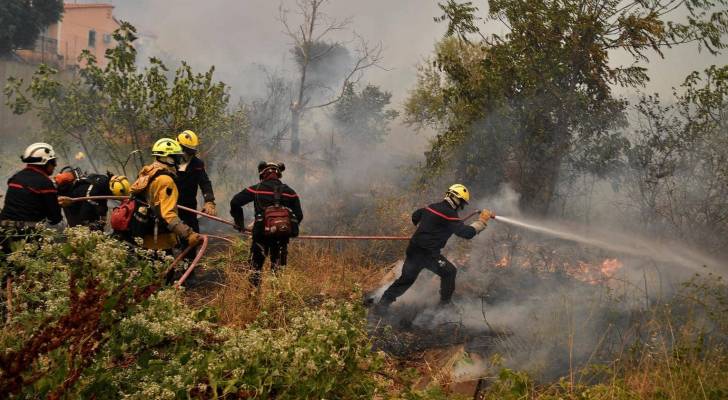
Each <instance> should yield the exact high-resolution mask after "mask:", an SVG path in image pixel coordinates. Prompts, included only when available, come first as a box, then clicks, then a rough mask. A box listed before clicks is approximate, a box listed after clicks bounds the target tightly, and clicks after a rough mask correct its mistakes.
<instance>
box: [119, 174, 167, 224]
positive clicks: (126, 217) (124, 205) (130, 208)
mask: <svg viewBox="0 0 728 400" xmlns="http://www.w3.org/2000/svg"><path fill="white" fill-rule="evenodd" d="M160 175H164V173H157V174H155V175H154V176H153V177H152V178H151V179H150V180H149V182H148V183H147V187H149V185H150V184H151V183H152V181H153V180H154V179H156V178H157V177H158V176H160ZM157 224H158V218H157V217H156V215H155V213H154V210H153V209H152V207H150V206H149V205H148V204H147V203H146V202H145V201H143V200H142V199H141V197H140V196H138V195H134V196H132V197H130V198H128V199H124V200H123V201H122V202H121V204H119V206H118V207H114V209H113V210H112V211H111V228H112V229H113V230H114V231H115V232H119V233H127V234H130V235H131V236H132V237H143V236H144V235H147V234H149V233H152V232H155V228H159V227H157ZM164 225H165V226H162V227H161V229H157V231H158V232H159V231H161V232H162V233H165V232H167V230H166V224H164Z"/></svg>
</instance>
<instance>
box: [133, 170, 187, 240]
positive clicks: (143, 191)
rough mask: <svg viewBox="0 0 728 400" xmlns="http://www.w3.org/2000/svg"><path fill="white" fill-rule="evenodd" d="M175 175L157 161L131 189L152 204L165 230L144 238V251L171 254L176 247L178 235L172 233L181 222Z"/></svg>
mask: <svg viewBox="0 0 728 400" xmlns="http://www.w3.org/2000/svg"><path fill="white" fill-rule="evenodd" d="M174 173H175V171H174V168H172V167H170V166H167V165H165V164H162V163H160V162H156V161H155V162H154V163H152V164H150V165H147V166H145V167H144V168H142V170H141V172H139V177H138V178H137V180H136V181H135V182H134V183H133V184H132V185H131V192H132V195H135V196H140V197H142V198H143V199H144V200H145V202H146V203H147V204H149V206H150V207H151V209H152V210H153V212H154V215H155V216H156V217H157V218H158V222H159V223H158V225H161V226H162V228H164V229H155V231H156V232H149V233H148V234H145V235H144V238H143V239H144V243H143V245H142V246H143V247H144V248H145V249H154V250H170V249H173V248H174V247H175V246H176V245H177V240H178V239H177V235H176V234H175V233H173V231H174V228H175V226H176V225H179V224H182V221H181V220H180V218H179V215H178V214H177V201H178V199H179V192H178V191H177V185H176V184H175V183H174ZM165 224H166V226H165Z"/></svg>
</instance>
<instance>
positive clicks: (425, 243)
mask: <svg viewBox="0 0 728 400" xmlns="http://www.w3.org/2000/svg"><path fill="white" fill-rule="evenodd" d="M468 201H470V193H469V192H468V189H467V188H466V187H465V186H463V185H461V184H455V185H452V186H450V188H449V189H448V191H447V193H446V194H445V198H444V199H443V200H442V201H441V202H439V203H433V204H430V205H429V206H427V207H424V208H420V209H418V210H417V211H415V212H414V213H413V214H412V223H413V224H415V225H416V226H417V230H416V231H415V234H414V235H413V236H412V238H411V239H410V242H409V246H407V252H406V258H405V260H404V265H403V266H402V275H401V276H400V277H399V278H397V280H395V281H394V283H392V285H391V286H389V288H388V289H387V290H386V291H385V292H384V294H383V295H382V298H381V299H380V300H379V303H377V305H376V307H375V311H376V312H377V313H379V314H383V313H385V312H386V311H387V309H388V308H389V305H390V304H392V303H393V302H394V301H395V300H396V299H397V297H399V296H401V295H402V294H404V292H406V291H407V289H409V287H410V286H412V284H413V283H414V282H415V280H416V279H417V275H419V273H420V272H421V271H422V269H423V268H427V269H429V270H430V271H432V272H434V273H435V274H437V275H438V276H439V277H440V305H441V306H448V305H449V304H451V299H452V294H453V292H454V291H455V276H456V274H457V269H456V268H455V266H454V265H453V264H452V263H451V262H450V261H448V260H447V259H446V258H445V257H443V256H442V255H441V254H440V251H441V250H442V248H443V247H445V244H447V241H448V239H449V238H450V236H452V235H456V236H459V237H461V238H465V239H472V238H473V237H475V235H477V234H478V233H480V232H481V231H483V230H484V229H485V227H486V224H487V223H488V220H490V218H491V217H493V213H492V212H491V211H489V210H487V209H486V210H483V211H481V213H480V216H479V218H478V220H477V221H475V222H473V223H472V224H470V225H466V224H465V223H464V222H463V221H462V220H461V219H460V217H459V216H458V210H462V209H463V208H464V207H465V205H466V204H467V203H468Z"/></svg>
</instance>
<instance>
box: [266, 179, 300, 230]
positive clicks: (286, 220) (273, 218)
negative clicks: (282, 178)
mask: <svg viewBox="0 0 728 400" xmlns="http://www.w3.org/2000/svg"><path fill="white" fill-rule="evenodd" d="M263 236H267V237H273V238H289V237H291V236H293V221H292V219H291V210H289V209H288V208H287V207H284V206H282V205H281V186H278V187H276V189H275V192H274V194H273V205H270V206H268V207H266V208H265V209H264V210H263Z"/></svg>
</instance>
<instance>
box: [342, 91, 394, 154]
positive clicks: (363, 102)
mask: <svg viewBox="0 0 728 400" xmlns="http://www.w3.org/2000/svg"><path fill="white" fill-rule="evenodd" d="M391 98H392V94H391V93H389V92H383V91H382V90H381V89H380V88H379V87H378V86H375V85H371V84H369V85H367V86H366V87H364V89H362V90H361V91H360V92H359V93H357V92H356V90H355V88H354V85H353V84H351V83H350V84H348V85H347V86H346V88H345V89H344V95H343V96H342V98H341V100H340V101H339V102H338V103H336V106H335V108H334V115H333V118H334V121H335V123H336V125H337V126H338V128H339V129H340V130H341V133H342V134H343V135H345V136H349V137H351V138H354V139H355V140H358V141H360V142H362V143H368V144H371V143H377V142H381V141H382V139H383V138H384V137H385V136H386V135H387V133H389V123H390V122H391V121H392V120H393V119H395V118H397V116H398V115H399V113H398V112H397V111H395V110H392V109H386V107H387V106H388V105H389V103H390V100H391Z"/></svg>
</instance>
